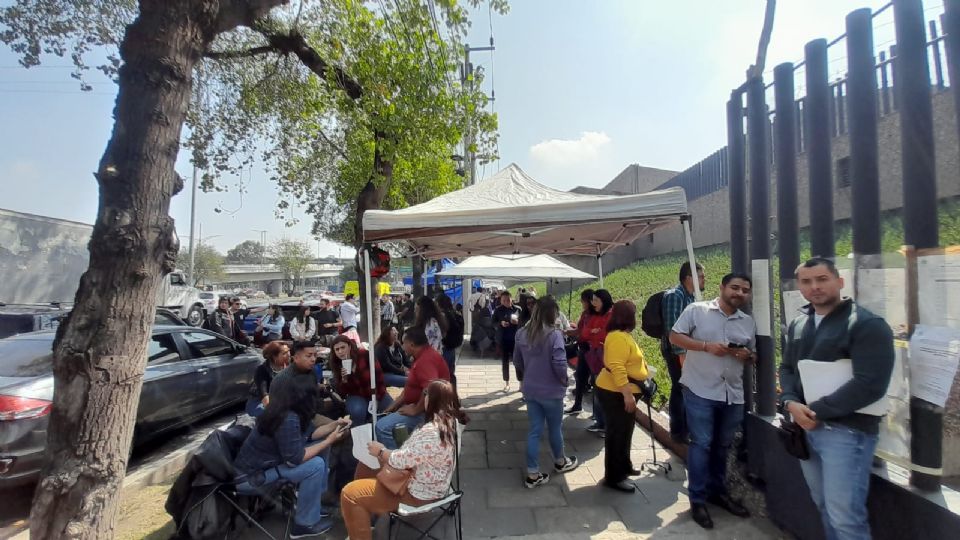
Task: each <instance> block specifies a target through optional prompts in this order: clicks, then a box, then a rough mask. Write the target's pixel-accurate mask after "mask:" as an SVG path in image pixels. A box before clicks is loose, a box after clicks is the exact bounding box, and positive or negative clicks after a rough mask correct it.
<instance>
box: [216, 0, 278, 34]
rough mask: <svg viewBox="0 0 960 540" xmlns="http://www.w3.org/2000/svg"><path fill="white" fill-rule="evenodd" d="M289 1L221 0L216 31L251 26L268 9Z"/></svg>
mask: <svg viewBox="0 0 960 540" xmlns="http://www.w3.org/2000/svg"><path fill="white" fill-rule="evenodd" d="M288 3H290V0H221V1H220V10H219V12H218V13H217V21H216V33H218V34H220V33H223V32H228V31H230V30H233V29H234V28H236V27H238V26H249V27H251V28H252V27H253V25H254V23H255V22H256V21H257V20H258V19H261V18H263V17H265V16H266V15H267V14H268V13H270V10H271V9H273V8H275V7H278V6H281V5H284V4H288Z"/></svg>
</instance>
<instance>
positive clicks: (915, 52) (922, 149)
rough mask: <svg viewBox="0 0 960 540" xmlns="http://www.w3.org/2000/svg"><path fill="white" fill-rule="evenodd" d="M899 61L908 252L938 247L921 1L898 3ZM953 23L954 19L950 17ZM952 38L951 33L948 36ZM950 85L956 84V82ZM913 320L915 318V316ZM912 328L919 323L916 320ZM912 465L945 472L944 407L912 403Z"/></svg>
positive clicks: (927, 477) (933, 482) (930, 486)
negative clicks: (943, 445)
mask: <svg viewBox="0 0 960 540" xmlns="http://www.w3.org/2000/svg"><path fill="white" fill-rule="evenodd" d="M893 17H894V26H895V27H896V33H897V55H896V60H895V61H894V62H895V69H894V73H895V79H894V85H893V89H894V91H895V92H896V96H897V105H898V107H899V108H900V135H901V144H902V146H903V161H902V165H903V233H904V241H905V242H906V244H907V245H908V246H912V247H913V248H916V249H918V250H919V249H925V248H936V247H939V244H940V238H939V225H938V222H937V181H936V172H935V167H934V163H935V162H934V142H933V104H932V103H931V101H930V66H929V63H928V61H927V36H926V32H925V27H924V16H923V2H922V1H921V0H893ZM948 19H949V17H948ZM947 31H948V33H949V30H947ZM951 84H955V83H954V82H953V81H951ZM911 317H913V316H911ZM913 322H916V321H915V320H914V321H913ZM910 427H911V437H910V459H911V461H913V463H914V464H915V465H919V466H921V467H924V468H925V469H926V470H927V471H936V470H939V469H941V468H942V467H943V448H942V444H943V407H938V406H936V405H934V404H933V403H930V402H928V401H925V400H922V399H920V398H918V397H915V396H911V397H910ZM910 483H911V484H913V485H914V486H916V487H918V488H920V489H924V490H930V491H934V490H938V489H939V488H940V475H939V474H929V473H927V472H918V471H912V473H911V475H910Z"/></svg>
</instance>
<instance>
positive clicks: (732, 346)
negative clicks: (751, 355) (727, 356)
mask: <svg viewBox="0 0 960 540" xmlns="http://www.w3.org/2000/svg"><path fill="white" fill-rule="evenodd" d="M744 347H746V345H740V344H739V343H734V342H732V341H731V342H730V343H727V348H728V349H742V348H744Z"/></svg>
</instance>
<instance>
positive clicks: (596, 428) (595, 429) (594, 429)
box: [587, 422, 607, 433]
mask: <svg viewBox="0 0 960 540" xmlns="http://www.w3.org/2000/svg"><path fill="white" fill-rule="evenodd" d="M587 431H589V432H590V433H604V432H606V431H607V428H605V427H604V426H601V425H600V424H598V423H596V422H594V423H592V424H590V425H589V426H587Z"/></svg>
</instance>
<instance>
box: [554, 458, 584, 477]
mask: <svg viewBox="0 0 960 540" xmlns="http://www.w3.org/2000/svg"><path fill="white" fill-rule="evenodd" d="M579 466H580V462H579V461H577V456H568V457H566V458H564V461H563V463H554V464H553V470H555V471H557V472H558V473H565V472H570V471H572V470H574V469H576V468H577V467H579Z"/></svg>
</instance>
